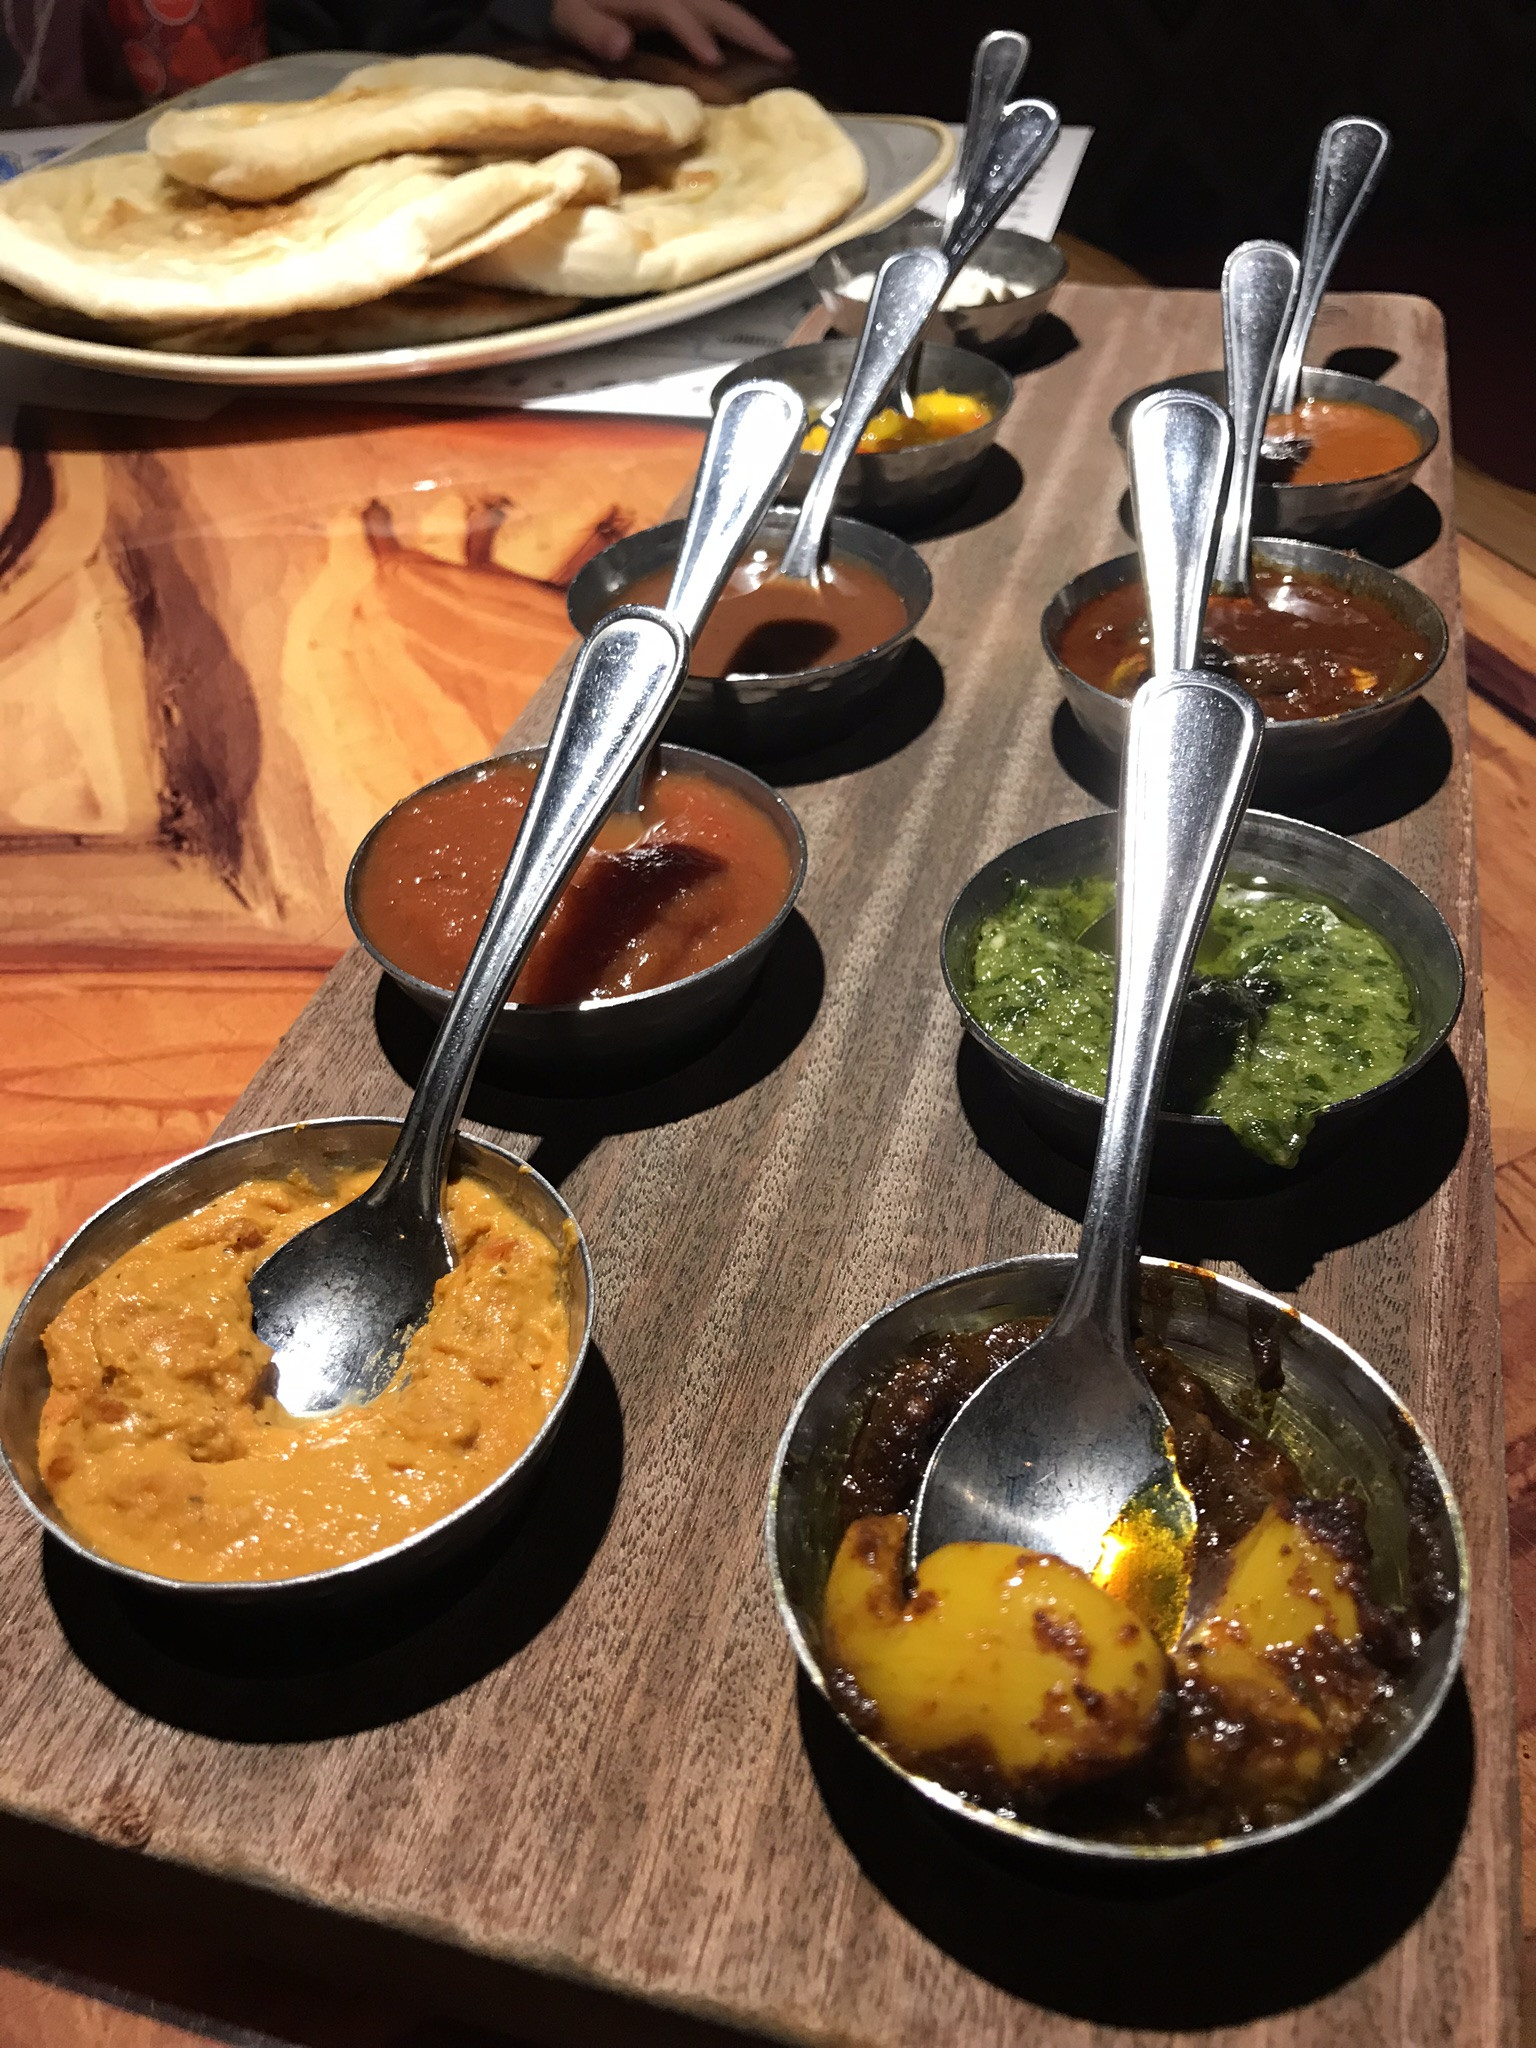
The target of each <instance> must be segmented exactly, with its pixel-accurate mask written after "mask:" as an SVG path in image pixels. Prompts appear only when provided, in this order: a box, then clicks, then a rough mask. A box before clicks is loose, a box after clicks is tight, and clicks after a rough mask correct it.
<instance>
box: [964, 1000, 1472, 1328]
mask: <svg viewBox="0 0 1536 2048" xmlns="http://www.w3.org/2000/svg"><path fill="white" fill-rule="evenodd" d="M955 1081H956V1086H957V1088H958V1090H959V1094H960V1106H961V1108H962V1109H963V1111H964V1112H965V1117H966V1120H967V1122H968V1123H969V1124H970V1126H971V1129H972V1131H973V1132H974V1133H975V1137H976V1142H977V1144H978V1145H979V1146H980V1147H981V1149H982V1151H983V1152H985V1153H986V1155H987V1157H988V1158H989V1159H990V1160H992V1162H993V1163H994V1165H996V1166H999V1167H1001V1169H1002V1171H1003V1172H1004V1173H1006V1174H1007V1175H1008V1177H1009V1178H1010V1179H1011V1180H1014V1181H1017V1182H1018V1184H1019V1185H1020V1186H1021V1187H1023V1188H1026V1189H1027V1190H1028V1191H1029V1193H1030V1194H1032V1195H1033V1196H1034V1197H1035V1199H1036V1200H1037V1201H1041V1202H1045V1203H1047V1204H1048V1205H1049V1206H1050V1207H1051V1208H1053V1209H1056V1210H1058V1211H1059V1212H1060V1213H1061V1214H1062V1215H1064V1216H1071V1217H1073V1218H1075V1219H1076V1220H1077V1221H1078V1222H1081V1221H1082V1216H1083V1210H1084V1206H1085V1204H1086V1201H1087V1196H1088V1176H1089V1166H1088V1164H1087V1163H1086V1162H1085V1161H1079V1160H1072V1159H1068V1158H1066V1157H1065V1156H1064V1154H1062V1153H1061V1152H1059V1151H1057V1150H1056V1148H1055V1147H1054V1146H1053V1145H1051V1144H1050V1143H1049V1142H1048V1141H1047V1140H1046V1139H1045V1138H1044V1137H1042V1136H1041V1134H1040V1133H1039V1132H1038V1131H1037V1130H1036V1129H1035V1128H1034V1126H1033V1125H1032V1124H1031V1123H1030V1122H1029V1121H1028V1119H1027V1118H1026V1117H1025V1115H1024V1113H1023V1111H1022V1109H1021V1108H1020V1106H1019V1104H1018V1101H1017V1100H1016V1098H1015V1097H1014V1095H1013V1093H1012V1091H1011V1089H1010V1088H1009V1086H1008V1084H1007V1082H1006V1081H1005V1080H1004V1079H1003V1077H1002V1074H1001V1072H1000V1070H999V1069H998V1067H997V1065H996V1063H995V1062H994V1061H993V1060H992V1059H990V1058H989V1057H988V1055H987V1054H986V1053H985V1052H983V1051H982V1049H981V1047H980V1046H978V1045H977V1044H976V1043H975V1042H974V1040H972V1039H970V1038H967V1039H966V1040H965V1041H964V1042H963V1044H962V1045H961V1048H960V1051H959V1054H958V1056H957V1058H956V1062H955ZM1467 1123H1468V1105H1467V1084H1466V1080H1465V1078H1464V1076H1463V1074H1462V1071H1461V1068H1460V1067H1459V1066H1458V1065H1457V1063H1456V1057H1455V1055H1454V1053H1452V1051H1451V1049H1450V1048H1449V1046H1442V1047H1441V1049H1440V1051H1439V1052H1437V1053H1436V1054H1435V1056H1434V1058H1433V1059H1432V1060H1429V1061H1427V1062H1426V1063H1425V1065H1424V1066H1423V1067H1422V1068H1421V1069H1420V1070H1419V1072H1418V1073H1417V1074H1415V1075H1414V1076H1413V1077H1412V1079H1411V1080H1408V1081H1405V1082H1404V1083H1403V1084H1402V1086H1401V1087H1400V1088H1399V1089H1397V1090H1396V1091H1395V1092H1394V1093H1393V1094H1392V1095H1391V1096H1389V1097H1388V1098H1387V1100H1386V1101H1385V1102H1383V1103H1382V1104H1381V1106H1380V1109H1379V1111H1378V1113H1377V1114H1376V1115H1374V1116H1373V1117H1371V1119H1370V1120H1369V1121H1368V1122H1366V1123H1364V1124H1362V1126H1361V1127H1360V1129H1359V1131H1358V1132H1357V1133H1356V1134H1355V1135H1354V1136H1353V1137H1351V1138H1350V1139H1349V1140H1348V1142H1347V1143H1345V1144H1344V1145H1342V1146H1341V1148H1340V1150H1339V1151H1338V1152H1337V1153H1336V1154H1335V1155H1334V1156H1333V1157H1332V1158H1325V1159H1323V1160H1322V1161H1321V1162H1319V1163H1318V1164H1316V1165H1311V1164H1309V1162H1308V1159H1307V1155H1306V1154H1305V1153H1303V1155H1302V1158H1301V1161H1300V1164H1299V1165H1298V1166H1296V1167H1295V1168H1294V1169H1293V1172H1292V1175H1291V1177H1289V1178H1287V1179H1285V1180H1283V1181H1281V1180H1279V1177H1278V1175H1277V1176H1276V1180H1277V1182H1278V1184H1277V1185H1271V1186H1260V1187H1258V1188H1257V1189H1255V1190H1254V1191H1252V1192H1247V1191H1234V1190H1232V1189H1223V1188H1201V1187H1192V1186H1189V1185H1187V1184H1186V1185H1184V1186H1179V1187H1176V1188H1175V1187H1169V1186H1166V1185H1165V1186H1160V1185H1159V1183H1158V1168H1157V1162H1156V1160H1154V1163H1153V1185H1152V1190H1151V1193H1150V1194H1149V1196H1148V1198H1147V1206H1146V1212H1145V1214H1144V1216H1143V1219H1142V1227H1141V1245H1142V1249H1143V1251H1145V1252H1146V1253H1148V1255H1149V1256H1151V1257H1154V1258H1168V1259H1185V1260H1189V1261H1190V1262H1192V1263H1193V1264H1196V1265H1211V1264H1213V1263H1215V1262H1217V1261H1219V1260H1222V1259H1233V1260H1236V1261H1237V1263H1238V1264H1239V1265H1241V1266H1242V1267H1243V1268H1244V1269H1245V1270H1246V1271H1247V1272H1248V1273H1249V1274H1250V1275H1251V1276H1252V1278H1253V1279H1254V1280H1256V1281H1257V1282H1258V1284H1259V1285H1260V1286H1261V1287H1267V1288H1269V1289H1270V1290H1271V1291H1272V1292H1275V1293H1279V1294H1290V1293H1293V1292H1294V1291H1295V1290H1296V1289H1297V1288H1299V1287H1301V1286H1303V1285H1304V1284H1305V1282H1306V1280H1307V1277H1308V1275H1309V1274H1310V1273H1311V1272H1312V1269H1313V1267H1314V1266H1316V1265H1317V1263H1318V1261H1319V1260H1320V1259H1323V1258H1325V1257H1326V1256H1327V1254H1328V1253H1329V1252H1334V1251H1338V1250H1340V1249H1341V1248H1342V1247H1343V1246H1345V1245H1350V1244H1359V1243H1361V1242H1362V1241H1363V1240H1364V1239H1365V1238H1368V1237H1371V1236H1373V1235H1375V1233H1376V1232H1378V1231H1382V1230H1388V1229H1390V1228H1391V1227H1392V1226H1393V1225H1394V1224H1397V1223H1401V1222H1402V1221H1403V1220H1404V1218H1405V1217H1408V1216H1411V1215H1413V1213H1414V1212H1415V1210H1417V1209H1419V1208H1421V1207H1422V1206H1423V1205H1424V1203H1425V1202H1427V1201H1428V1200H1429V1198H1430V1197H1431V1195H1433V1194H1434V1192H1435V1190H1436V1188H1438V1187H1439V1186H1440V1184H1441V1183H1442V1182H1443V1181H1444V1180H1445V1179H1446V1178H1447V1176H1448V1175H1449V1174H1450V1173H1451V1172H1453V1171H1454V1169H1455V1166H1456V1162H1457V1160H1458V1159H1459V1158H1460V1157H1461V1151H1462V1147H1463V1146H1464V1145H1465V1143H1466V1138H1467Z"/></svg>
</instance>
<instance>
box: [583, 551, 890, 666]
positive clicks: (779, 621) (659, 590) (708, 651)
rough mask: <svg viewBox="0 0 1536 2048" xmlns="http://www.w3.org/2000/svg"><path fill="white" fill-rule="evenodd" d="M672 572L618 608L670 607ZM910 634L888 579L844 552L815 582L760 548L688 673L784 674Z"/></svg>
mask: <svg viewBox="0 0 1536 2048" xmlns="http://www.w3.org/2000/svg"><path fill="white" fill-rule="evenodd" d="M671 583H672V571H671V570H670V569H658V570H656V571H655V572H654V573H653V574H651V575H649V576H642V577H641V578H640V580H639V582H638V583H632V584H631V585H630V587H629V589H628V590H626V591H625V592H624V594H623V596H622V597H619V598H615V599H614V605H613V607H610V609H612V608H616V607H617V606H618V605H621V604H654V605H660V604H664V603H665V602H666V596H667V592H668V590H669V589H670V587H671ZM906 630H907V608H906V606H905V605H904V604H903V603H902V601H901V599H900V598H899V597H898V596H897V594H896V592H895V591H894V590H892V588H891V586H890V585H889V584H888V583H887V582H886V581H885V579H884V578H883V577H882V576H880V575H877V573H876V572H875V571H874V570H873V569H871V568H869V567H868V566H867V564H865V563H863V562H856V561H853V560H852V559H851V558H850V557H849V556H847V555H833V556H831V557H830V558H829V560H828V562H827V565H826V567H825V568H824V569H823V571H822V574H821V577H820V579H819V581H818V582H816V583H815V584H810V583H802V582H801V581H800V580H799V579H798V578H785V577H781V576H780V575H779V574H778V558H777V557H776V556H773V555H770V554H768V553H767V552H766V551H765V550H764V549H762V548H755V549H754V550H753V551H752V553H751V554H750V555H749V556H748V557H747V559H746V560H745V561H744V562H739V563H738V564H737V566H736V568H735V571H734V572H733V574H732V576H731V579H730V581H729V582H728V583H727V584H726V586H725V589H724V590H723V591H722V592H721V593H720V596H719V598H718V599H717V600H716V603H715V608H714V610H713V611H712V612H711V613H710V615H709V617H708V618H707V619H706V620H705V621H704V626H703V630H702V631H701V632H700V634H699V637H698V639H697V640H696V641H695V642H694V646H693V660H692V661H691V662H690V663H689V671H690V673H691V674H693V675H696V676H711V677H713V676H787V675H798V674H799V673H800V672H801V671H802V670H803V669H815V668H835V667H836V666H837V664H838V663H839V662H843V661H853V660H855V659H857V657H858V656H859V655H861V654H872V653H873V652H874V650H875V649H876V648H877V647H883V646H884V645H885V643H886V642H887V641H888V640H894V639H895V638H896V637H897V635H898V634H900V633H904V632H905V631H906Z"/></svg>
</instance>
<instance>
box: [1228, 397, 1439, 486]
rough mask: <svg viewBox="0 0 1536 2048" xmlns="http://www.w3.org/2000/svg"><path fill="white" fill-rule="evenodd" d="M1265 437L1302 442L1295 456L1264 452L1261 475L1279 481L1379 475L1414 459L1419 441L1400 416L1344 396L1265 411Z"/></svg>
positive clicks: (1346, 479)
mask: <svg viewBox="0 0 1536 2048" xmlns="http://www.w3.org/2000/svg"><path fill="white" fill-rule="evenodd" d="M1264 431H1265V436H1266V438H1267V439H1275V438H1279V439H1293V438H1294V439H1296V440H1298V441H1305V442H1306V443H1307V444H1308V446H1307V448H1306V450H1305V452H1304V453H1303V454H1302V455H1301V457H1300V459H1299V460H1296V459H1286V460H1284V461H1276V460H1274V459H1273V458H1271V457H1268V456H1266V458H1265V460H1264V464H1263V470H1264V479H1265V481H1266V482H1268V483H1280V484H1344V483H1353V482H1355V481H1356V480H1357V479H1358V478H1360V477H1367V476H1385V475H1387V473H1388V472H1389V471H1390V470H1394V469H1402V468H1403V467H1404V466H1405V465H1406V464H1408V463H1410V462H1417V461H1418V459H1419V457H1420V456H1421V455H1422V454H1423V452H1424V449H1423V444H1422V443H1421V442H1420V440H1419V437H1418V435H1417V434H1416V433H1415V432H1414V431H1413V429H1412V427H1410V426H1409V424H1408V422H1407V421H1406V420H1400V419H1399V418H1398V417H1397V415H1396V413H1390V412H1384V411H1382V410H1381V409H1380V408H1379V407H1377V406H1374V405H1359V404H1357V403H1356V402H1355V401H1354V400H1353V399H1348V398H1304V399H1303V400H1302V401H1301V403H1300V405H1298V406H1297V408H1296V410H1295V411H1294V412H1288V413H1278V412H1275V413H1271V414H1270V416H1269V421H1268V424H1267V425H1266V427H1265V430H1264Z"/></svg>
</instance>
